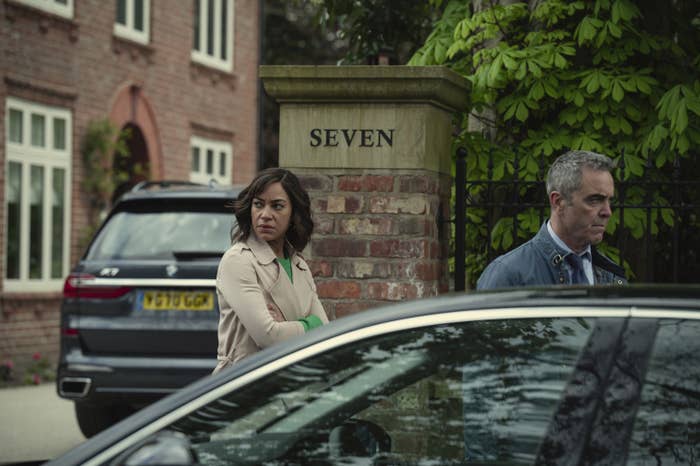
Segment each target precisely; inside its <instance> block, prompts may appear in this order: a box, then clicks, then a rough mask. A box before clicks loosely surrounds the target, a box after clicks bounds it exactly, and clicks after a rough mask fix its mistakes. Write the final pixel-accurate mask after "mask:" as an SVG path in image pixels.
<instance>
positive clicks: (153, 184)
mask: <svg viewBox="0 0 700 466" xmlns="http://www.w3.org/2000/svg"><path fill="white" fill-rule="evenodd" d="M174 186H203V185H202V184H200V183H194V182H192V181H179V180H160V181H149V180H144V181H140V182H138V183H136V184H135V185H134V187H133V188H131V192H135V191H145V190H147V189H151V188H171V187H174ZM210 186H211V183H210Z"/></svg>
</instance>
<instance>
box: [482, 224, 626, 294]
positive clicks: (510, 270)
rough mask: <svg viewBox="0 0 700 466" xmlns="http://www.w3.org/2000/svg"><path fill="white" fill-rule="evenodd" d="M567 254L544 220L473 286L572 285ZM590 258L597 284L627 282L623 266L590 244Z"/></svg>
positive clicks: (488, 267) (497, 260)
mask: <svg viewBox="0 0 700 466" xmlns="http://www.w3.org/2000/svg"><path fill="white" fill-rule="evenodd" d="M566 254H567V252H566V251H564V250H563V249H561V248H560V247H558V246H557V245H556V243H555V242H554V240H553V239H552V237H551V236H550V235H549V232H548V231H547V222H545V223H544V224H543V225H542V227H541V228H540V231H539V232H538V233H537V234H536V235H535V236H534V237H533V238H532V239H531V240H530V241H528V242H526V243H524V244H522V245H521V246H519V247H517V248H515V249H513V250H512V251H510V252H508V253H506V254H504V255H502V256H499V257H497V258H496V259H494V260H493V262H491V263H490V264H489V265H488V266H487V267H486V269H485V270H484V272H483V273H482V274H481V276H480V277H479V280H478V281H477V283H476V288H477V289H478V290H487V289H494V288H510V287H518V286H546V285H571V278H570V274H569V269H568V266H567V265H566V263H565V261H564V256H566ZM591 259H592V262H593V276H594V279H595V284H596V285H625V284H627V279H626V278H625V271H624V269H623V268H622V267H620V266H619V265H617V264H615V263H614V262H613V261H611V260H610V259H608V258H607V257H605V256H604V255H602V254H601V253H600V252H598V251H597V250H596V248H595V247H593V246H591Z"/></svg>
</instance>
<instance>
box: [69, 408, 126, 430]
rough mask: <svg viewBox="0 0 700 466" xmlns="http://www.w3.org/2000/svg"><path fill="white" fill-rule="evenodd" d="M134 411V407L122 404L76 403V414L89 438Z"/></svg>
mask: <svg viewBox="0 0 700 466" xmlns="http://www.w3.org/2000/svg"><path fill="white" fill-rule="evenodd" d="M133 412H134V410H133V409H131V408H129V407H127V406H121V405H96V404H90V403H75V416H76V417H77V419H78V426H79V427H80V431H81V432H82V433H83V435H84V436H85V437H87V438H89V437H92V436H93V435H96V434H98V433H100V432H101V431H103V430H105V429H106V428H108V427H110V426H111V425H113V424H116V423H117V422H119V421H121V420H122V419H124V418H125V417H127V416H128V415H130V414H131V413H133Z"/></svg>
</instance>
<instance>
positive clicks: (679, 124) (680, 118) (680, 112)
mask: <svg viewBox="0 0 700 466" xmlns="http://www.w3.org/2000/svg"><path fill="white" fill-rule="evenodd" d="M673 123H674V122H673V119H672V120H671V130H673V129H674V124H673ZM687 127H688V110H687V109H686V106H685V98H683V99H681V100H680V101H679V102H678V108H677V109H676V115H675V132H676V133H678V134H680V133H682V132H683V131H685V129H686V128H687Z"/></svg>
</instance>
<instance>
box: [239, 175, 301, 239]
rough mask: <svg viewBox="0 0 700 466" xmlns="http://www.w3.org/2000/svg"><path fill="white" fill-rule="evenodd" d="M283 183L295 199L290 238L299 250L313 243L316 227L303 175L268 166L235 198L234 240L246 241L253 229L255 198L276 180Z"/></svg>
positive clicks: (288, 235) (290, 223)
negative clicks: (302, 183)
mask: <svg viewBox="0 0 700 466" xmlns="http://www.w3.org/2000/svg"><path fill="white" fill-rule="evenodd" d="M277 182H279V183H281V184H282V188H284V190H285V192H286V193H287V196H289V199H290V200H291V201H292V218H291V219H290V221H289V228H288V229H287V233H286V239H287V241H289V242H290V243H291V245H292V246H293V247H294V249H296V250H297V251H301V250H303V249H304V248H305V247H306V245H307V244H308V243H309V239H310V238H311V233H313V231H314V222H313V220H312V219H311V201H310V200H309V195H308V193H307V192H306V190H305V189H304V188H303V187H302V186H301V183H300V182H299V178H297V177H296V175H295V174H294V173H292V172H290V171H289V170H285V169H284V168H266V169H265V170H262V171H261V172H260V173H258V175H257V176H256V177H255V179H253V181H251V182H250V184H249V185H248V186H246V187H245V188H244V189H243V191H241V193H240V194H239V195H238V198H237V199H236V200H235V201H234V202H233V211H234V214H235V215H236V220H237V222H238V224H237V225H236V226H235V227H234V228H233V230H232V231H231V240H232V241H233V242H236V241H245V240H247V239H248V237H249V236H250V232H251V231H252V228H253V226H252V223H253V221H252V218H251V208H252V205H253V199H255V198H256V197H257V196H259V195H260V194H261V193H262V192H263V191H265V189H267V187H268V186H269V185H270V184H272V183H277Z"/></svg>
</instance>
